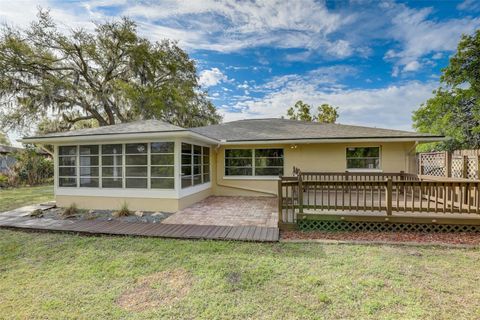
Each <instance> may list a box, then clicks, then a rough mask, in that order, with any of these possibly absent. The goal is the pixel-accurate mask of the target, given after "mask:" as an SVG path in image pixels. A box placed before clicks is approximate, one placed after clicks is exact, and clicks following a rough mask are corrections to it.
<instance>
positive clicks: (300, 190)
mask: <svg viewBox="0 0 480 320" xmlns="http://www.w3.org/2000/svg"><path fill="white" fill-rule="evenodd" d="M298 212H299V213H303V182H302V174H301V173H300V174H299V175H298Z"/></svg>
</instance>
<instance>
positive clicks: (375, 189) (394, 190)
mask: <svg viewBox="0 0 480 320" xmlns="http://www.w3.org/2000/svg"><path fill="white" fill-rule="evenodd" d="M296 174H297V175H296V176H294V177H281V179H280V180H279V182H278V210H279V221H280V222H281V223H295V222H296V216H297V213H300V214H302V213H303V212H304V211H306V210H308V211H314V212H319V213H325V212H329V213H335V212H338V213H340V214H341V213H342V212H343V213H344V212H349V213H365V212H368V213H375V214H380V215H385V216H386V217H388V216H391V215H392V214H395V213H412V214H414V215H417V216H421V215H422V213H430V214H431V213H439V214H476V215H478V214H480V182H479V181H422V180H420V179H419V178H418V177H417V176H416V175H410V174H405V173H398V174H397V173H382V174H380V173H374V174H372V173H355V174H354V173H348V174H346V173H325V172H317V173H312V172H299V171H298V172H297V173H296ZM347 177H348V179H347Z"/></svg>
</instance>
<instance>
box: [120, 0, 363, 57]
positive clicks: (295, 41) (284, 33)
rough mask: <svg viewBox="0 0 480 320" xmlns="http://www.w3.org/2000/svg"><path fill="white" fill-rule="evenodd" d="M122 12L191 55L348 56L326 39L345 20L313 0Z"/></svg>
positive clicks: (140, 6)
mask: <svg viewBox="0 0 480 320" xmlns="http://www.w3.org/2000/svg"><path fill="white" fill-rule="evenodd" d="M122 13H123V14H126V15H128V16H132V17H134V18H136V19H137V20H140V21H144V22H148V23H151V24H153V23H155V24H160V25H162V26H163V27H164V29H163V31H164V32H165V33H164V35H165V36H169V37H171V38H174V39H177V40H179V41H180V43H181V44H182V45H183V46H184V47H186V48H189V49H194V50H195V49H206V50H214V51H221V52H232V51H238V50H242V49H245V48H253V47H260V46H268V45H271V46H276V47H279V48H309V49H313V50H318V49H320V48H321V49H324V50H322V52H323V51H324V52H325V53H327V52H328V53H329V54H330V55H331V56H335V57H344V56H347V55H351V54H352V52H353V51H354V50H353V49H352V48H351V46H350V44H349V43H348V41H346V40H331V39H329V38H328V37H329V35H330V34H332V33H333V32H335V31H336V30H338V29H339V28H340V27H341V26H342V25H343V24H344V23H345V22H348V17H347V16H345V15H344V14H340V13H334V12H331V11H329V10H327V8H326V6H325V4H324V3H323V2H318V1H314V0H297V1H283V0H264V1H228V0H220V1H215V0H203V1H187V0H166V1H162V2H161V3H158V4H151V3H137V4H135V5H131V6H125V8H124V10H123V12H122ZM192 17H193V18H192ZM165 27H168V28H170V31H172V33H171V34H169V33H168V31H169V30H168V29H165ZM173 29H177V31H176V32H174V30H173ZM178 29H180V30H182V32H181V33H180V32H178ZM162 34H163V33H162Z"/></svg>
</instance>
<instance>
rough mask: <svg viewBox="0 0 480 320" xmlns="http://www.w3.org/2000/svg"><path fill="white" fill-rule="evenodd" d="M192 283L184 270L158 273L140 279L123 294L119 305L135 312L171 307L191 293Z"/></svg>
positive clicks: (190, 277) (188, 274)
mask: <svg viewBox="0 0 480 320" xmlns="http://www.w3.org/2000/svg"><path fill="white" fill-rule="evenodd" d="M192 283H193V279H192V276H191V274H190V273H188V272H187V271H185V270H182V269H179V270H173V271H163V272H157V273H154V274H151V275H149V276H146V277H143V278H140V279H139V280H138V281H137V284H136V285H135V287H133V288H132V289H129V290H126V291H125V292H123V293H122V295H121V296H120V297H119V298H118V300H117V304H118V305H119V306H120V307H122V308H123V309H125V310H127V311H135V312H140V311H145V310H148V309H155V308H158V307H162V306H171V305H173V304H175V303H177V302H178V301H180V300H182V299H183V298H184V297H185V296H186V295H187V294H188V293H189V292H190V289H191V287H192Z"/></svg>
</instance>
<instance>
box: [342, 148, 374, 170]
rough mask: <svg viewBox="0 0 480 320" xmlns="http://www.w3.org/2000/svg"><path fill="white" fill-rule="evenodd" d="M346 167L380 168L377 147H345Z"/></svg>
mask: <svg viewBox="0 0 480 320" xmlns="http://www.w3.org/2000/svg"><path fill="white" fill-rule="evenodd" d="M347 169H366V170H369V169H370V170H375V169H380V148H379V147H349V148H347Z"/></svg>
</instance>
